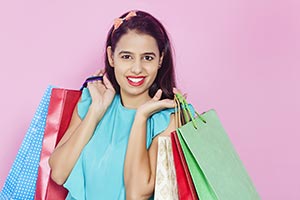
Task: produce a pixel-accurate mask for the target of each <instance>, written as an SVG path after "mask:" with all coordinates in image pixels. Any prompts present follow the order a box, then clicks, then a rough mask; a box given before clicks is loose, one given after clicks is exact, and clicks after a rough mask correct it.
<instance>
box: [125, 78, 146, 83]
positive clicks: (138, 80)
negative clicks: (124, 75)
mask: <svg viewBox="0 0 300 200" xmlns="http://www.w3.org/2000/svg"><path fill="white" fill-rule="evenodd" d="M128 79H129V80H130V81H132V82H134V83H138V82H140V81H141V80H143V79H144V78H128Z"/></svg>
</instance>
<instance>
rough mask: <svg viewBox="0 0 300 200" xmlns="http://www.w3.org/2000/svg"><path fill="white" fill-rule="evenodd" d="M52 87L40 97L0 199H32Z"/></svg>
mask: <svg viewBox="0 0 300 200" xmlns="http://www.w3.org/2000/svg"><path fill="white" fill-rule="evenodd" d="M52 88H53V86H49V87H48V88H47V89H46V92H45V93H44V95H43V97H42V100H41V102H40V104H39V106H38V109H37V111H36V113H35V115H34V117H33V119H32V121H31V123H30V127H29V129H28V130H27V133H26V135H25V137H24V139H23V142H22V144H21V147H20V149H19V151H18V154H17V157H16V159H15V161H14V163H13V165H12V167H11V169H10V171H9V174H8V176H7V178H6V181H5V183H4V186H3V188H2V191H1V192H0V200H6V199H18V200H19V199H20V200H23V199H26V200H30V199H34V194H35V188H36V179H37V174H38V166H39V161H40V152H41V148H42V141H43V136H44V130H45V125H46V117H47V113H48V105H49V102H50V96H51V91H52Z"/></svg>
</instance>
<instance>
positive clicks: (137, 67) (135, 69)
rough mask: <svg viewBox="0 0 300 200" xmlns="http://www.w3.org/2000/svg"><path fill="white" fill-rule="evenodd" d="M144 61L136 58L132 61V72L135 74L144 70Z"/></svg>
mask: <svg viewBox="0 0 300 200" xmlns="http://www.w3.org/2000/svg"><path fill="white" fill-rule="evenodd" d="M142 70H143V68H142V63H141V62H140V61H139V60H136V61H134V62H133V63H132V66H131V72H132V73H134V74H140V73H141V72H142Z"/></svg>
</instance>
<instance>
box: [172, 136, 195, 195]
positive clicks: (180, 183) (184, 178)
mask: <svg viewBox="0 0 300 200" xmlns="http://www.w3.org/2000/svg"><path fill="white" fill-rule="evenodd" d="M171 143H172V152H173V157H174V165H175V171H176V179H177V187H178V197H179V199H181V200H198V196H197V193H196V190H195V186H194V183H193V180H192V177H191V175H190V172H189V169H188V166H187V163H186V161H185V158H184V154H183V151H182V149H181V146H180V142H179V139H178V136H177V134H176V131H174V132H172V133H171Z"/></svg>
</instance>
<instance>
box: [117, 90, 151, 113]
mask: <svg viewBox="0 0 300 200" xmlns="http://www.w3.org/2000/svg"><path fill="white" fill-rule="evenodd" d="M120 95H121V100H122V104H123V106H124V107H125V108H129V109H137V108H138V107H139V106H141V105H142V104H144V103H145V102H147V101H149V100H150V99H151V97H150V96H149V95H148V91H145V92H144V93H143V94H139V95H130V94H126V93H125V92H122V91H120Z"/></svg>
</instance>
